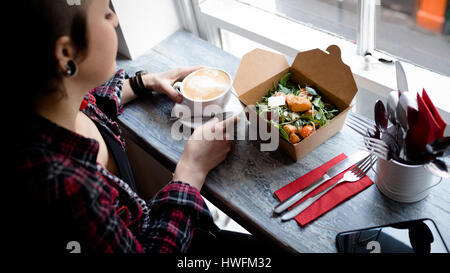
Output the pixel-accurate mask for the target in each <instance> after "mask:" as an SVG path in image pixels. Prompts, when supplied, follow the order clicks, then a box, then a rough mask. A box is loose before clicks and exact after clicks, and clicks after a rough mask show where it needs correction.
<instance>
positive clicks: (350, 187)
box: [275, 154, 373, 226]
mask: <svg viewBox="0 0 450 273" xmlns="http://www.w3.org/2000/svg"><path fill="white" fill-rule="evenodd" d="M346 158H347V156H346V155H345V154H340V155H338V156H336V157H335V158H333V159H331V160H330V161H328V162H327V163H325V164H323V165H322V166H320V167H318V168H316V169H314V170H312V171H310V172H309V173H307V174H305V175H304V176H302V177H299V178H297V179H296V180H294V181H292V182H291V183H289V184H288V185H286V186H284V187H282V188H281V189H279V190H277V191H275V196H276V197H277V198H278V199H279V200H280V202H281V201H284V200H286V199H287V198H288V197H290V196H291V195H293V194H295V193H297V192H298V191H300V190H302V189H303V188H306V187H307V186H308V185H310V184H311V183H313V182H314V181H316V180H317V179H319V178H320V177H322V176H323V175H324V174H325V173H326V172H327V171H328V170H329V169H331V168H332V167H333V166H334V165H336V164H338V163H339V162H341V161H342V160H344V159H346ZM350 168H351V167H350ZM350 168H349V169H350ZM344 173H345V171H344V172H342V173H340V174H338V175H337V176H335V177H333V178H332V179H330V180H328V181H327V182H325V184H323V185H321V186H320V187H319V188H317V189H315V190H314V191H312V192H310V193H309V194H308V195H307V196H305V197H303V199H301V200H300V201H298V202H297V203H296V204H294V205H293V206H292V207H294V206H295V205H297V204H299V203H301V202H303V201H304V200H306V199H307V198H308V197H310V196H312V195H314V194H316V193H318V192H320V191H321V190H322V189H324V188H327V187H328V186H330V185H332V184H333V183H335V182H336V181H338V180H339V179H341V178H342V177H343V176H344ZM372 184H373V181H372V180H371V179H370V178H369V177H368V176H365V177H363V178H362V179H361V180H359V181H357V182H354V183H342V184H340V185H338V186H336V187H335V188H334V189H332V190H331V191H329V192H328V193H326V194H325V195H324V196H322V197H321V198H319V199H318V200H317V201H316V202H314V203H313V204H312V205H311V206H309V207H308V208H307V209H305V210H304V211H303V212H302V213H300V214H299V215H297V216H296V217H295V220H296V221H297V223H298V224H299V225H300V226H304V225H306V224H308V223H309V222H311V221H313V220H315V219H316V218H318V217H319V216H321V215H322V214H324V213H326V212H327V211H329V210H331V209H332V208H334V207H336V206H337V205H339V204H340V203H341V202H343V201H345V200H347V199H349V198H350V197H352V196H353V195H355V194H357V193H359V192H361V191H363V190H364V189H366V188H367V187H369V186H370V185H372ZM292 207H291V208H292ZM291 208H289V209H291Z"/></svg>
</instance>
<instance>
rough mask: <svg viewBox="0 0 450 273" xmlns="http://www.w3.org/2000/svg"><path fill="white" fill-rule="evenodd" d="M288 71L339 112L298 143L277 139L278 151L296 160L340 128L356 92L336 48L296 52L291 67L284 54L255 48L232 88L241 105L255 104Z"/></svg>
mask: <svg viewBox="0 0 450 273" xmlns="http://www.w3.org/2000/svg"><path fill="white" fill-rule="evenodd" d="M287 72H290V73H292V76H291V80H292V81H294V82H296V83H299V84H300V85H301V86H305V85H308V86H311V87H313V88H315V89H316V90H317V91H318V92H319V93H320V95H321V96H323V97H324V98H325V99H326V100H327V101H328V102H330V103H332V104H334V105H335V106H336V107H337V108H338V109H339V111H340V113H339V114H338V115H337V116H336V117H334V118H333V119H332V120H331V121H330V122H329V123H328V124H326V125H325V126H322V127H320V128H319V129H318V130H317V131H316V132H315V133H314V134H313V135H311V136H309V137H307V138H305V139H303V140H302V141H300V142H299V143H295V144H292V143H290V142H288V141H287V140H285V139H284V138H282V137H280V144H279V149H281V150H283V151H284V152H286V153H287V154H288V155H289V156H290V157H291V158H292V159H293V160H295V161H298V160H300V159H301V158H303V157H304V156H305V155H307V154H308V153H309V152H311V151H312V150H314V149H315V148H316V147H318V146H319V145H320V144H322V143H323V142H325V141H326V140H327V139H329V138H330V137H332V136H333V135H335V134H336V133H337V132H339V131H340V130H341V129H342V127H343V126H344V122H345V118H346V116H347V113H348V111H349V110H350V109H351V107H352V105H351V102H352V100H353V98H354V96H355V95H356V93H357V91H358V89H357V87H356V83H355V79H354V78H353V74H352V72H351V70H350V67H349V66H347V65H346V64H344V63H343V62H342V60H341V50H340V49H339V47H338V46H336V45H331V46H329V47H328V48H327V52H324V51H322V50H320V49H313V50H309V51H303V52H299V53H298V54H297V56H296V58H295V60H294V62H293V63H292V66H289V64H288V61H287V60H286V58H285V57H284V56H283V55H280V54H277V53H273V52H269V51H266V50H262V49H254V50H252V51H250V52H248V53H247V54H245V55H244V56H243V57H242V60H241V63H240V65H239V69H238V71H237V73H236V77H235V79H234V82H233V87H234V89H235V90H236V93H237V94H238V96H239V99H240V100H241V102H242V103H244V104H245V105H247V106H248V105H255V104H256V103H257V102H260V101H261V100H262V98H263V97H264V95H266V94H267V92H268V91H269V90H270V89H271V87H272V86H273V83H274V82H278V81H279V80H280V78H281V77H282V76H283V75H284V74H286V73H287ZM272 129H273V128H272Z"/></svg>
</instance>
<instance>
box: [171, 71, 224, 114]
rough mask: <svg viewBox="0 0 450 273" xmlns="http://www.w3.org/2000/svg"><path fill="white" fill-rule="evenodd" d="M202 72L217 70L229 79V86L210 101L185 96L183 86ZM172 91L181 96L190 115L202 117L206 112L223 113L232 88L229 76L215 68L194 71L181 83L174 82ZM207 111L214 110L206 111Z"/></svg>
mask: <svg viewBox="0 0 450 273" xmlns="http://www.w3.org/2000/svg"><path fill="white" fill-rule="evenodd" d="M203 70H211V71H214V70H217V71H220V72H223V73H225V74H226V75H227V76H228V78H229V84H228V85H227V86H226V87H224V91H223V92H222V93H220V95H218V96H216V97H213V98H210V99H194V98H191V97H189V96H188V95H187V94H185V92H184V90H183V87H184V86H185V83H186V82H187V81H189V80H190V79H191V77H193V76H195V75H196V74H197V73H199V72H201V71H203ZM173 87H174V89H175V90H177V91H178V92H179V93H180V94H181V95H182V96H183V103H182V104H184V105H186V106H187V107H188V108H189V109H190V110H191V113H192V115H203V114H205V111H204V110H206V111H207V112H208V113H219V112H221V111H223V108H224V106H225V103H226V102H227V100H228V96H229V93H230V92H231V90H232V88H233V79H232V78H231V76H230V74H229V73H228V72H226V71H224V70H223V69H220V68H215V67H207V68H202V69H199V70H196V71H194V72H192V73H191V74H189V75H188V76H186V77H185V78H184V79H183V81H182V82H176V83H175V84H174V85H173ZM208 109H214V110H210V111H208Z"/></svg>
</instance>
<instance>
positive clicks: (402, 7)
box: [221, 0, 450, 76]
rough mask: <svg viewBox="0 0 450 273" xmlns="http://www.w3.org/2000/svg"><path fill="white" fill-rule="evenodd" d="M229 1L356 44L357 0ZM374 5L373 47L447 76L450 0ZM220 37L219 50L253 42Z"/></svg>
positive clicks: (391, 0)
mask: <svg viewBox="0 0 450 273" xmlns="http://www.w3.org/2000/svg"><path fill="white" fill-rule="evenodd" d="M232 1H236V2H240V3H243V4H246V5H249V6H252V7H255V8H257V9H261V10H264V11H267V12H270V13H273V14H276V15H278V16H281V17H284V18H287V19H289V20H292V21H295V22H298V23H300V24H303V25H307V26H310V27H312V28H315V29H320V30H322V31H325V32H328V33H330V34H332V35H336V36H338V37H341V38H344V39H346V40H349V41H352V42H356V36H357V30H358V1H360V0H232ZM377 4H379V5H377V6H376V22H375V30H376V32H375V48H376V50H379V51H382V52H384V53H387V54H391V55H393V56H396V57H398V58H400V59H403V60H405V61H408V62H411V63H413V64H416V65H418V66H421V67H424V68H426V69H429V70H432V71H434V72H438V73H440V74H443V75H446V76H450V0H377ZM305 38H306V39H307V37H305ZM221 39H222V43H223V48H224V49H225V50H228V51H230V52H231V53H233V54H235V55H240V54H241V53H242V52H245V50H244V49H243V48H247V47H245V46H242V45H245V44H246V45H248V47H251V45H252V42H251V41H250V40H248V39H246V38H244V37H240V36H238V35H236V34H233V33H231V32H228V31H225V30H221ZM238 44H239V46H238ZM239 57H240V56H239Z"/></svg>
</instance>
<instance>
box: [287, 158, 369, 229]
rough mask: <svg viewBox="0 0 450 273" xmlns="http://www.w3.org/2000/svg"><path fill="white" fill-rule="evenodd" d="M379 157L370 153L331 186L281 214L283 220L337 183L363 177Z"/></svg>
mask: <svg viewBox="0 0 450 273" xmlns="http://www.w3.org/2000/svg"><path fill="white" fill-rule="evenodd" d="M376 160H377V158H376V157H375V156H373V155H369V156H367V157H366V158H364V159H362V160H361V161H359V162H358V163H356V165H355V166H354V167H353V168H351V169H350V170H348V171H347V172H346V173H345V174H344V177H343V178H342V179H340V180H339V181H337V182H335V183H334V184H333V185H331V186H330V187H328V188H326V189H324V190H322V191H321V192H319V193H317V194H315V195H314V196H313V197H311V198H309V199H307V200H305V201H304V202H303V203H301V204H299V205H297V206H296V207H295V208H293V209H291V210H289V211H288V212H286V213H285V214H283V216H281V220H282V221H288V220H291V219H292V218H294V217H295V216H297V215H298V214H300V213H301V212H302V211H304V210H305V209H307V208H308V207H309V206H311V205H312V204H313V203H314V202H315V201H317V200H318V199H319V198H320V197H322V196H323V195H325V194H326V193H327V192H329V191H331V190H332V189H334V188H335V187H336V186H337V185H339V184H342V183H344V182H348V183H353V182H356V181H358V180H360V179H361V178H363V177H364V176H365V175H366V174H367V172H368V171H369V170H370V169H371V168H372V166H373V165H374V164H375V162H376Z"/></svg>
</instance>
